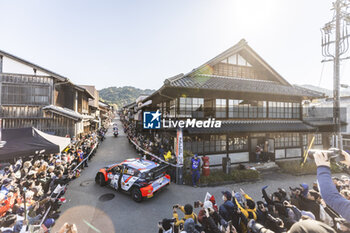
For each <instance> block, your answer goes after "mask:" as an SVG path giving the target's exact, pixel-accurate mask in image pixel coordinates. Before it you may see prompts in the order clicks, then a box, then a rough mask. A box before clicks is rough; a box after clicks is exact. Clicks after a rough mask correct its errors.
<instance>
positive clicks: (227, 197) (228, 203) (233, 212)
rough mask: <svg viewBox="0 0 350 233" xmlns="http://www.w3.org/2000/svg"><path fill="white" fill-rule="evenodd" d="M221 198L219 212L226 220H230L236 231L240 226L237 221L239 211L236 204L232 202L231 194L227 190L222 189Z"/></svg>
mask: <svg viewBox="0 0 350 233" xmlns="http://www.w3.org/2000/svg"><path fill="white" fill-rule="evenodd" d="M222 200H223V201H224V203H223V204H222V205H220V207H219V214H220V215H221V217H222V218H223V219H224V220H225V221H226V222H229V221H231V222H232V225H233V226H234V227H235V228H236V229H237V231H240V229H241V227H240V224H239V223H240V215H241V212H240V210H239V209H238V207H237V205H235V204H234V203H233V202H232V194H231V193H230V192H229V191H223V192H222Z"/></svg>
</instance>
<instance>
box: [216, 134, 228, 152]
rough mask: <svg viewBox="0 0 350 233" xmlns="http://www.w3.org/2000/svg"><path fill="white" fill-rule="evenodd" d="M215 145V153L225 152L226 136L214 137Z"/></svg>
mask: <svg viewBox="0 0 350 233" xmlns="http://www.w3.org/2000/svg"><path fill="white" fill-rule="evenodd" d="M215 145H216V148H215V151H216V152H221V151H226V135H216V136H215Z"/></svg>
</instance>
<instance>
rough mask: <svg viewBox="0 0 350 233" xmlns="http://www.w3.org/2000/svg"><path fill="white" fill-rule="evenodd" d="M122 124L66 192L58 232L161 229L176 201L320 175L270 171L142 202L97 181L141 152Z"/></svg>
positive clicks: (256, 191)
mask: <svg viewBox="0 0 350 233" xmlns="http://www.w3.org/2000/svg"><path fill="white" fill-rule="evenodd" d="M116 122H117V123H118V127H119V130H120V135H119V136H118V137H117V138H114V137H113V134H112V130H111V129H110V130H109V132H108V133H107V136H106V140H105V141H104V142H103V143H102V144H101V145H100V147H99V149H98V152H97V153H96V155H95V156H94V157H93V158H92V159H91V161H90V162H89V167H88V168H85V169H84V170H83V171H82V174H81V177H79V178H77V179H75V180H73V181H72V182H71V183H70V184H69V186H68V190H67V192H66V194H65V197H66V199H67V202H66V203H65V204H63V205H62V207H61V211H62V213H61V217H60V218H59V219H58V220H57V223H56V225H55V227H54V230H53V232H55V231H56V230H58V229H59V227H60V226H62V224H63V223H64V222H69V223H75V224H76V225H77V227H78V230H79V232H118V233H126V232H135V233H137V232H150V233H152V232H157V223H158V222H159V221H160V220H161V219H163V218H171V217H172V206H173V205H174V204H176V203H179V204H186V203H191V204H193V202H194V201H196V200H203V199H204V197H205V194H206V192H207V191H208V192H210V193H211V194H214V195H215V197H216V200H217V202H218V204H221V202H222V201H221V191H223V190H231V189H235V190H236V191H238V190H239V188H243V189H244V190H245V192H246V193H248V194H249V195H250V196H252V197H253V198H254V199H255V200H260V199H261V196H262V195H261V187H263V186H264V185H269V188H268V189H267V192H268V193H271V192H273V191H275V190H276V189H277V188H278V187H283V188H285V189H286V190H288V187H289V186H297V185H299V184H301V183H303V182H306V183H308V184H311V183H312V182H313V181H314V180H315V178H316V177H315V176H313V175H311V176H291V175H286V174H280V173H273V174H266V175H264V177H263V179H262V180H260V181H258V182H255V183H240V184H235V185H228V186H220V187H208V188H192V187H190V186H187V185H176V184H172V185H170V186H169V187H168V188H167V189H165V190H164V191H162V192H160V193H158V194H156V195H155V196H154V197H153V198H151V199H149V200H145V201H143V202H142V203H136V202H134V201H133V200H132V199H131V198H130V197H129V196H128V195H126V194H123V193H118V192H116V191H114V190H113V189H111V188H108V187H100V186H99V185H97V184H95V181H94V178H95V174H96V172H97V171H98V170H99V169H100V168H101V167H103V166H105V165H108V164H111V163H115V162H121V161H123V160H125V159H127V158H133V157H137V156H138V155H137V153H136V152H135V150H134V149H133V147H132V146H131V145H130V144H129V143H128V140H127V138H126V135H125V134H124V132H123V130H122V128H121V123H120V121H119V120H116ZM105 194H107V195H105ZM108 194H114V195H115V196H114V197H113V196H111V195H108ZM109 197H110V198H109ZM197 212H198V211H197ZM180 216H181V215H180ZM146 229H148V230H146Z"/></svg>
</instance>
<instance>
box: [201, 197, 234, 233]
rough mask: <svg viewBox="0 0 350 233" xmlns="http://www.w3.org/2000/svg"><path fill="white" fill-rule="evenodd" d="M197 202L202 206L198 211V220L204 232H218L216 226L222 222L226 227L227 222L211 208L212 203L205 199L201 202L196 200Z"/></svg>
mask: <svg viewBox="0 0 350 233" xmlns="http://www.w3.org/2000/svg"><path fill="white" fill-rule="evenodd" d="M198 204H199V206H201V207H202V208H201V210H200V211H199V213H198V221H199V223H200V224H202V226H203V230H204V232H206V233H220V229H219V227H218V226H219V225H221V223H223V225H224V227H226V226H227V222H226V221H225V220H223V219H221V217H220V215H219V214H218V213H217V212H216V211H215V210H214V209H213V203H211V202H210V201H205V202H204V204H203V203H202V202H200V201H198ZM221 220H222V221H221Z"/></svg>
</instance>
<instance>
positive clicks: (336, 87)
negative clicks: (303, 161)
mask: <svg viewBox="0 0 350 233" xmlns="http://www.w3.org/2000/svg"><path fill="white" fill-rule="evenodd" d="M334 7H335V51H334V54H335V56H334V63H333V65H334V67H333V98H334V102H333V122H334V124H335V135H336V138H337V141H338V143H337V147H338V148H339V149H341V150H342V149H343V142H342V136H341V132H340V123H341V121H340V93H339V92H340V81H339V77H340V76H339V71H340V61H339V43H340V1H339V0H337V1H336V3H335V5H334Z"/></svg>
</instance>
